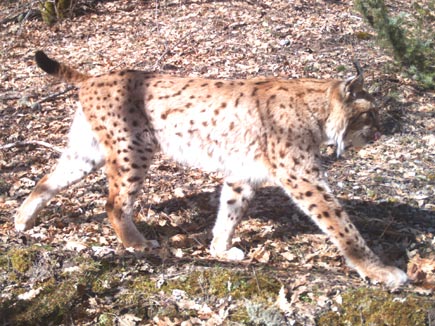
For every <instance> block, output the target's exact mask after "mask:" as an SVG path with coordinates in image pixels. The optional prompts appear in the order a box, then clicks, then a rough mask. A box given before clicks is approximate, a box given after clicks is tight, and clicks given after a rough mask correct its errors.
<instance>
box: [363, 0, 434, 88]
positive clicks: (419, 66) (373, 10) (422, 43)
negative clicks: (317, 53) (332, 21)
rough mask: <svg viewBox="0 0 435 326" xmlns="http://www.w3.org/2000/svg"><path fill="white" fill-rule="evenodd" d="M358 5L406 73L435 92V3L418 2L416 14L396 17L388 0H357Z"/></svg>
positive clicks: (430, 0) (414, 8) (413, 10)
mask: <svg viewBox="0 0 435 326" xmlns="http://www.w3.org/2000/svg"><path fill="white" fill-rule="evenodd" d="M355 5H356V8H357V10H358V11H359V12H360V13H361V14H362V15H363V16H364V18H365V19H366V20H367V22H368V23H369V24H370V25H371V26H372V27H373V28H374V29H375V31H376V32H377V34H378V40H379V43H380V44H381V46H383V47H386V48H388V49H390V50H392V52H393V54H394V57H395V59H396V60H397V61H398V62H399V63H400V64H401V66H402V67H403V68H404V69H405V72H406V74H407V75H409V76H410V77H412V78H413V79H414V80H416V81H418V82H419V83H420V85H421V86H422V87H424V88H426V89H435V47H434V46H435V24H434V22H435V14H434V13H435V11H434V9H435V0H429V1H424V3H423V1H415V2H414V3H413V4H412V7H411V9H412V13H404V12H401V13H398V14H397V15H395V16H392V15H390V14H389V12H388V9H387V6H386V5H385V2H384V0H356V1H355Z"/></svg>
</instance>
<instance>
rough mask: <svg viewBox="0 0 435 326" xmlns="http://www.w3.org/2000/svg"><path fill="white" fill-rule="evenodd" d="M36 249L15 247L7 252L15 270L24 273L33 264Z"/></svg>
mask: <svg viewBox="0 0 435 326" xmlns="http://www.w3.org/2000/svg"><path fill="white" fill-rule="evenodd" d="M35 254H36V251H35V250H34V249H32V248H14V249H12V250H10V251H9V253H8V254H7V255H8V257H9V259H10V263H11V267H12V269H13V270H14V271H15V272H18V273H21V274H24V273H26V272H27V271H28V270H29V269H30V268H31V267H32V264H33V260H34V258H35Z"/></svg>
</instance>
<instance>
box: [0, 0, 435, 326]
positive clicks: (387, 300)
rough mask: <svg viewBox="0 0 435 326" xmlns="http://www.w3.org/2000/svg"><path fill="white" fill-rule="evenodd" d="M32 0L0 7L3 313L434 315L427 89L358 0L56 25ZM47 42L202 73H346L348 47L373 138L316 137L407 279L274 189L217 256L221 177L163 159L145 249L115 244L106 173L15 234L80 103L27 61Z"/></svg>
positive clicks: (364, 321) (87, 58) (360, 220)
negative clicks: (365, 256)
mask: <svg viewBox="0 0 435 326" xmlns="http://www.w3.org/2000/svg"><path fill="white" fill-rule="evenodd" d="M35 3H37V2H36V1H32V2H31V1H24V0H18V1H17V0H15V1H11V0H9V1H1V3H0V21H1V22H2V24H1V25H0V46H1V48H0V49H1V50H0V58H1V65H0V74H1V75H0V100H1V101H0V324H1V325H186V326H187V325H315V324H318V325H430V326H434V325H435V303H434V301H435V300H434V294H433V289H434V283H435V277H434V274H435V266H434V265H435V264H434V257H435V237H434V234H435V151H434V147H435V135H434V131H435V94H434V92H429V91H424V90H421V88H419V87H418V85H417V84H416V83H415V82H414V81H413V80H412V79H410V78H407V77H406V76H404V75H403V74H402V73H401V71H400V69H399V68H398V67H397V66H396V64H395V62H394V60H393V58H392V57H391V55H390V54H389V53H388V52H386V51H385V50H383V49H381V48H379V47H378V46H377V43H376V39H375V33H374V31H372V30H371V29H370V28H369V27H368V25H367V24H366V23H365V22H364V20H363V19H362V18H361V16H360V15H359V14H358V13H357V11H356V10H355V8H354V6H353V4H352V2H350V1H339V0H338V1H327V0H324V1H320V0H319V1H303V0H294V1H284V0H277V1H257V0H252V1H251V0H246V1H138V0H136V1H134V0H129V1H127V0H121V1H96V2H94V3H93V4H92V5H87V4H86V2H84V1H82V2H81V3H80V5H79V6H78V7H77V8H76V9H75V14H74V16H73V17H72V18H68V19H65V20H63V21H61V22H59V23H56V24H54V25H53V26H51V27H49V26H47V25H46V24H45V23H43V22H42V21H41V19H39V18H38V17H33V15H30V16H29V17H27V18H26V19H24V20H23V17H25V14H26V13H27V12H28V10H29V9H37V4H35ZM389 9H390V10H391V12H392V13H399V12H401V11H404V12H409V11H410V10H412V9H411V8H410V4H409V2H408V1H406V0H401V1H395V2H394V5H392V4H390V5H389ZM9 18H10V19H9ZM39 49H42V50H44V51H46V53H47V54H49V55H50V56H52V57H54V58H56V59H58V60H59V61H62V62H65V63H68V64H69V65H71V66H73V67H76V68H78V69H79V70H81V71H85V72H89V73H92V74H102V73H106V72H109V71H114V70H119V69H123V68H132V69H140V70H153V71H159V72H165V73H170V74H176V75H183V76H201V77H210V78H251V77H255V76H276V77H281V78H299V77H314V78H337V79H345V78H347V77H349V76H352V75H353V74H354V73H355V71H354V69H353V66H352V60H353V58H354V57H356V58H357V59H358V60H359V61H360V63H361V65H362V66H363V69H364V70H365V78H366V84H367V88H368V89H369V90H370V92H371V93H372V94H373V95H374V96H375V98H376V100H377V101H378V103H379V106H380V108H379V110H380V116H381V120H382V127H383V130H382V131H383V136H382V137H381V139H380V140H378V141H377V142H375V143H374V144H371V145H368V146H366V147H364V148H363V149H361V150H359V151H354V150H350V151H349V152H347V153H345V155H343V156H342V157H340V158H338V159H337V158H336V157H335V155H334V154H333V150H332V149H330V148H327V147H325V148H324V149H323V150H322V152H323V153H324V164H325V168H326V170H327V171H328V173H327V177H328V180H329V182H330V186H331V189H332V190H333V192H334V193H335V194H336V196H337V198H338V199H339V200H340V202H341V203H342V204H343V206H344V207H345V209H346V210H347V212H348V213H349V215H350V216H351V218H352V220H353V221H354V223H355V224H356V225H357V227H358V229H359V230H360V231H361V233H362V234H363V236H364V238H365V239H366V240H367V243H368V244H369V246H370V247H371V248H372V249H373V250H374V251H375V252H376V253H377V254H379V255H380V257H381V258H382V259H383V260H384V261H385V262H386V263H389V264H392V265H396V266H398V267H400V268H402V269H403V270H407V273H408V275H409V276H410V277H411V278H412V279H413V282H412V283H410V284H407V285H405V286H404V287H401V288H399V289H396V290H394V291H391V290H389V289H387V288H385V287H384V286H382V285H379V284H378V285H376V284H369V283H368V282H367V281H365V280H362V279H361V278H359V277H358V275H357V274H356V273H355V272H354V271H353V270H352V269H350V268H348V267H347V266H346V263H345V262H344V260H343V258H342V257H341V256H340V254H339V253H338V251H337V250H336V249H335V247H334V246H333V245H332V243H331V242H330V241H329V240H328V238H327V237H326V236H325V235H324V234H322V233H321V232H320V230H319V229H318V228H317V227H316V226H315V224H314V223H312V222H311V221H310V220H309V219H308V217H306V216H304V215H303V214H302V213H300V212H299V211H298V210H297V209H296V208H295V207H294V206H293V205H292V203H291V201H290V200H289V199H288V198H287V197H286V196H284V194H283V193H282V192H281V191H280V190H278V189H277V188H274V187H266V188H263V189H262V190H260V191H259V192H258V194H257V195H256V197H255V199H254V200H253V202H252V205H251V207H250V209H249V211H248V213H247V216H246V218H245V219H244V220H243V221H242V223H241V224H240V226H239V227H238V229H237V231H236V245H237V246H238V247H239V248H242V249H243V251H244V252H245V253H246V259H245V260H244V261H242V262H239V263H228V262H224V261H219V260H216V259H213V258H212V257H211V256H210V254H209V251H208V246H209V243H210V239H211V228H212V226H213V223H214V220H215V215H216V210H217V205H218V198H219V189H220V186H221V183H222V176H221V175H219V174H207V173H204V172H202V171H200V170H194V169H189V168H186V167H183V166H180V165H178V164H175V163H173V162H172V161H170V160H168V159H167V158H165V157H164V156H161V155H159V156H158V157H156V159H155V161H154V163H153V165H152V167H151V169H150V172H149V174H148V176H147V179H146V182H145V184H144V192H143V195H142V196H141V197H140V200H139V201H138V203H137V220H136V222H137V224H138V226H139V228H140V230H141V232H143V234H144V235H145V236H146V237H147V238H148V239H154V240H157V241H158V242H159V244H160V247H159V248H158V249H156V251H155V252H153V253H152V254H150V255H141V254H135V253H131V252H129V251H126V250H124V249H123V248H122V247H121V246H120V244H119V242H118V240H117V239H116V237H115V235H114V232H113V230H112V228H111V227H110V225H109V223H108V221H107V219H106V218H105V211H104V204H105V197H106V195H107V186H106V181H105V177H104V174H103V173H102V172H98V173H95V174H92V175H90V176H89V177H87V178H86V179H85V180H83V181H81V182H79V183H78V184H76V185H74V186H72V187H71V188H69V189H66V190H64V191H62V192H61V193H60V194H59V195H58V196H56V197H55V198H54V199H53V200H52V201H51V202H50V204H49V205H48V206H47V207H46V208H45V209H44V210H43V211H42V212H41V213H40V215H39V219H38V222H37V225H36V226H35V227H34V228H33V229H31V230H29V231H26V232H22V233H18V232H16V231H15V230H14V226H13V216H14V212H15V210H16V209H17V208H18V207H19V205H20V203H21V202H22V201H23V200H24V199H25V197H26V196H27V195H28V194H29V193H30V191H31V190H32V188H33V187H34V185H35V183H36V182H37V181H38V180H39V179H41V178H42V177H43V176H44V174H46V173H47V172H49V171H50V169H51V168H52V166H53V165H54V164H55V162H56V160H57V159H58V158H59V148H62V147H63V146H64V145H65V143H66V134H67V132H68V128H69V126H70V123H71V120H72V117H73V114H74V111H75V101H76V100H77V92H76V90H74V89H73V90H71V89H70V88H68V86H67V85H65V84H64V83H62V82H59V81H57V80H55V79H53V78H50V77H47V76H46V74H45V73H44V72H42V71H41V70H40V69H38V68H37V67H36V66H35V63H34V53H35V51H36V50H39Z"/></svg>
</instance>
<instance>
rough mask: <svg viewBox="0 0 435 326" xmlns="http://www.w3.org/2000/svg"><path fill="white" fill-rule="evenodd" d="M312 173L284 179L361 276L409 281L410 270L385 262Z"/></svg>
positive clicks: (288, 189) (387, 281) (394, 282)
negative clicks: (312, 177)
mask: <svg viewBox="0 0 435 326" xmlns="http://www.w3.org/2000/svg"><path fill="white" fill-rule="evenodd" d="M310 176H311V175H305V176H304V175H298V176H296V175H289V176H288V177H287V178H285V179H281V180H280V181H281V184H282V185H283V188H284V189H285V191H286V192H287V193H288V194H289V195H290V196H291V197H292V199H293V200H294V201H295V202H296V204H297V205H298V206H299V207H300V208H301V209H302V210H303V211H304V212H305V213H306V214H307V215H308V216H310V217H311V219H312V220H313V221H314V222H315V223H316V224H317V225H318V226H319V227H320V228H321V229H322V230H323V231H324V232H325V233H326V234H327V235H328V236H329V237H330V238H331V240H332V242H333V243H334V244H335V245H336V246H337V247H338V249H339V250H340V251H341V252H342V254H343V255H344V257H345V258H346V260H347V262H348V263H349V264H350V265H351V267H353V268H355V269H356V271H357V272H358V273H359V274H360V276H361V277H363V278H365V277H368V278H370V279H372V280H374V281H377V282H382V283H385V284H386V285H387V286H390V287H397V286H400V285H402V284H404V283H405V282H406V281H407V276H406V273H404V272H403V271H402V270H400V269H398V268H396V267H392V266H386V265H384V264H383V263H382V262H381V260H380V259H379V258H378V257H377V256H376V255H375V254H374V253H373V252H372V251H371V250H370V248H369V247H368V246H367V245H366V242H365V241H364V239H363V238H362V236H361V234H360V233H359V232H358V230H357V229H356V228H355V226H354V225H353V223H352V222H351V221H350V219H349V217H348V216H347V214H346V213H345V211H344V210H343V209H342V207H341V206H340V204H339V203H338V202H337V200H336V199H335V198H334V197H333V196H332V194H331V193H330V191H329V190H328V188H327V186H326V182H323V181H322V180H320V181H318V180H316V181H313V180H310Z"/></svg>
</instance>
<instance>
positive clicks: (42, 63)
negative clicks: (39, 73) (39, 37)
mask: <svg viewBox="0 0 435 326" xmlns="http://www.w3.org/2000/svg"><path fill="white" fill-rule="evenodd" d="M35 60H36V64H37V65H38V67H39V68H41V69H42V70H44V71H45V72H46V73H48V74H50V75H56V74H57V72H58V71H59V66H60V65H59V62H57V61H56V60H52V59H50V58H49V57H48V56H47V55H46V54H45V53H44V51H36V53H35Z"/></svg>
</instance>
